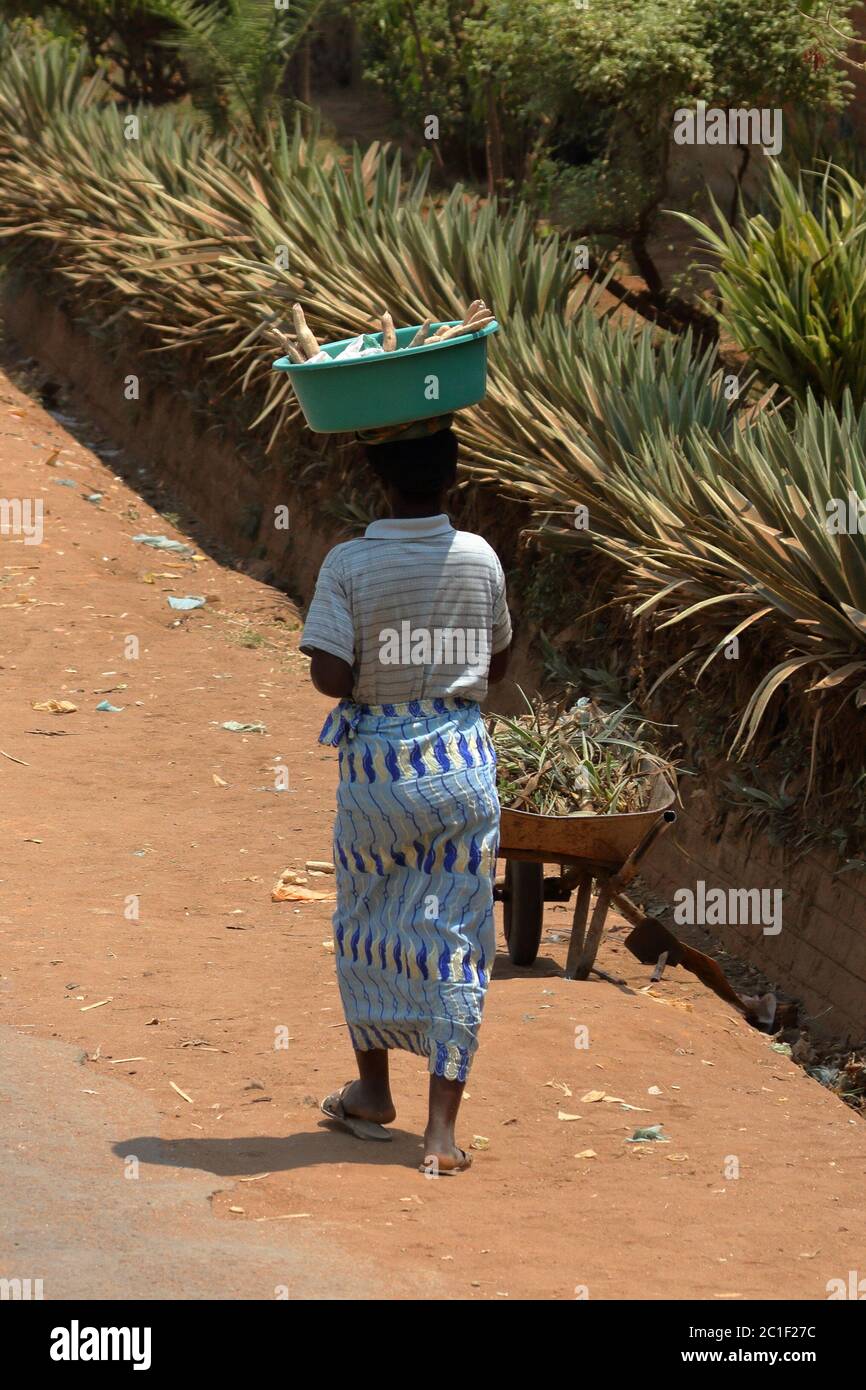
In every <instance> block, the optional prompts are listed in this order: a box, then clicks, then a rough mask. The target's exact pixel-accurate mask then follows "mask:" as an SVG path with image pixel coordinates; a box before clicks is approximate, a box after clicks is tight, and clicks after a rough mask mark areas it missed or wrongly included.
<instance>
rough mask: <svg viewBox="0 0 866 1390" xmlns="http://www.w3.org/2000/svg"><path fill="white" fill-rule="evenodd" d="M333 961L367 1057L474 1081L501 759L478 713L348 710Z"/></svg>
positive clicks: (343, 724)
mask: <svg viewBox="0 0 866 1390" xmlns="http://www.w3.org/2000/svg"><path fill="white" fill-rule="evenodd" d="M319 742H320V743H324V744H332V745H336V746H337V747H338V748H339V750H340V758H339V763H340V782H339V787H338V791H337V817H336V821H335V823H334V864H335V867H336V876H337V910H336V912H335V913H334V919H333V921H334V953H335V957H336V962H337V976H338V980H339V985H340V994H341V997H342V1001H343V1009H344V1011H345V1014H346V1022H347V1023H348V1025H349V1032H350V1034H351V1038H352V1045H353V1047H355V1048H356V1049H357V1050H358V1051H361V1052H366V1051H370V1050H371V1049H373V1048H395V1047H396V1048H403V1049H405V1050H407V1051H409V1052H415V1053H417V1054H418V1055H419V1056H422V1057H426V1058H427V1059H428V1066H429V1070H430V1071H431V1072H433V1073H434V1074H435V1075H437V1076H445V1077H448V1078H450V1079H451V1080H459V1081H465V1079H466V1074H467V1072H468V1070H469V1067H470V1064H471V1061H472V1057H473V1055H474V1053H475V1051H476V1049H477V1047H478V1030H479V1027H480V1024H481V1012H482V1009H483V1006H484V996H485V993H486V991H487V985H488V982H489V979H490V971H491V968H492V965H493V958H494V952H495V929H494V924H493V876H494V871H495V866H496V850H497V841H498V836H499V799H498V797H497V794H496V757H495V754H494V751H493V745H492V743H491V741H490V738H489V735H488V733H487V730H486V728H485V725H484V720H483V718H482V715H481V710H480V709H479V707H478V705H477V704H475V703H474V702H471V701H467V700H460V699H437V700H413V701H410V702H409V703H408V704H398V705H375V706H370V705H357V704H355V703H354V702H353V701H351V700H342V701H341V702H340V704H339V705H338V706H337V707H336V709H334V710H333V711H332V712H331V714H330V715H329V716H328V718H327V720H326V722H325V727H324V728H323V729H322V732H321V734H320V736H319Z"/></svg>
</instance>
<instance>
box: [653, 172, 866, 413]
mask: <svg viewBox="0 0 866 1390" xmlns="http://www.w3.org/2000/svg"><path fill="white" fill-rule="evenodd" d="M770 203H771V217H769V218H768V217H767V216H765V215H764V214H763V213H761V214H759V215H757V216H755V217H752V218H750V219H748V221H747V222H746V223H745V226H744V227H743V230H742V231H738V230H737V229H736V228H735V227H733V226H731V224H730V223H729V222H728V221H727V219H726V218H725V217H724V215H723V214H722V213H721V212H720V211H719V208H718V207H717V205H716V204H715V203H714V204H713V209H714V213H715V216H716V220H717V222H718V230H714V229H713V228H712V227H710V226H708V225H706V224H705V223H703V222H701V221H699V220H698V219H697V218H695V217H692V216H690V215H688V214H686V213H678V214H677V216H679V217H682V218H683V219H684V220H685V221H686V222H688V223H689V225H690V226H691V227H693V228H694V229H695V230H696V231H697V232H699V233H700V235H701V237H702V239H703V241H704V242H705V244H706V245H707V246H708V247H710V248H711V249H712V250H713V251H714V252H715V253H716V255H717V257H718V261H717V264H716V265H715V266H713V267H711V269H712V270H713V272H714V277H715V281H716V285H717V288H718V290H719V293H720V295H721V297H722V301H723V306H722V309H721V317H722V319H723V321H724V322H725V323H726V325H727V327H728V329H729V330H730V332H731V334H732V335H733V337H734V338H735V339H736V341H737V343H738V344H739V345H740V347H741V348H743V350H744V351H745V352H747V353H748V354H749V355H750V357H751V358H752V359H753V361H754V362H755V363H756V365H757V366H758V367H759V368H760V369H761V370H762V371H763V372H765V373H766V374H767V376H768V377H770V379H771V380H773V381H776V382H778V383H780V384H781V385H782V387H783V388H784V389H785V390H786V391H787V392H789V393H790V394H791V395H792V396H793V397H795V398H796V399H797V400H799V401H800V402H805V400H806V397H807V395H808V393H809V392H810V391H811V392H813V393H815V394H817V395H818V396H819V397H824V398H825V399H826V400H828V401H830V402H832V403H833V404H835V405H839V404H840V403H841V401H842V397H843V395H844V393H845V391H846V390H848V391H850V392H851V394H852V396H853V398H854V401H855V403H856V404H858V405H859V404H861V403H862V402H863V401H864V400H866V295H864V287H866V188H864V186H863V184H862V183H860V182H859V181H858V180H857V179H856V178H854V177H853V175H851V174H848V173H846V172H845V170H843V169H841V168H839V167H837V166H835V165H831V164H827V165H826V167H825V169H824V172H823V173H822V174H820V175H818V174H815V175H810V174H803V173H800V174H799V175H798V176H797V179H796V181H794V180H793V179H792V178H790V177H789V175H788V174H787V173H786V172H785V170H784V168H783V167H782V166H781V165H780V164H778V163H777V162H775V161H772V162H771V163H770Z"/></svg>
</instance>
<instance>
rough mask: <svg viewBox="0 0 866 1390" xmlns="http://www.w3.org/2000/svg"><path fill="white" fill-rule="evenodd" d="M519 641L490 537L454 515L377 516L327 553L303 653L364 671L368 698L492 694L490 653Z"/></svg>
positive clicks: (361, 689) (361, 691) (363, 694)
mask: <svg viewBox="0 0 866 1390" xmlns="http://www.w3.org/2000/svg"><path fill="white" fill-rule="evenodd" d="M510 641H511V619H510V617H509V613H508V604H507V602H506V597H505V575H504V574H503V571H502V566H501V565H500V563H499V560H498V558H497V556H496V552H495V551H494V550H492V549H491V547H490V546H489V545H488V544H487V542H486V541H485V540H484V539H483V538H482V537H481V536H476V535H474V534H473V533H472V532H471V531H455V530H454V527H453V526H452V525H451V522H450V521H449V519H448V517H447V516H445V515H441V516H424V517H401V518H389V519H387V520H384V521H374V522H373V523H372V525H370V526H368V527H367V529H366V531H365V532H364V535H363V536H359V537H358V538H357V539H356V540H351V541H345V542H344V543H343V544H342V545H338V546H335V547H334V549H333V550H332V551H330V553H329V554H328V555H327V556H326V557H325V561H324V564H323V565H322V568H321V570H320V571H319V577H318V579H317V581H316V592H315V594H314V595H313V601H312V603H311V604H310V609H309V612H308V614H307V621H306V624H305V625H304V632H303V636H302V638H301V651H302V652H306V653H308V654H309V653H310V652H311V651H313V650H316V649H317V650H319V651H323V652H330V653H331V654H332V655H333V656H338V657H341V658H342V660H343V661H345V662H346V663H347V664H348V665H350V666H351V667H352V668H353V670H354V673H355V684H354V688H353V692H352V696H353V699H354V700H355V701H357V703H358V704H365V705H382V704H398V703H401V702H403V701H406V700H427V699H437V698H442V697H445V696H459V697H460V698H461V699H464V700H483V699H484V697H485V695H486V694H487V671H488V667H489V665H490V658H491V656H492V655H494V653H496V652H499V651H502V650H503V649H504V648H505V647H507V646H508V644H509V643H510Z"/></svg>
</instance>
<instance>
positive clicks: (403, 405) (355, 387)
mask: <svg viewBox="0 0 866 1390" xmlns="http://www.w3.org/2000/svg"><path fill="white" fill-rule="evenodd" d="M459 322H460V320H459V319H457V320H454V321H453V326H454V327H456V326H457V324H458V323H459ZM440 326H441V325H440V324H435V325H434V327H435V328H438V327H440ZM449 326H452V325H451V324H449ZM498 328H499V324H498V323H496V322H495V321H494V322H493V323H491V324H488V326H487V327H486V328H482V329H481V330H480V331H479V332H478V333H467V334H465V335H464V336H463V337H462V338H452V339H451V340H450V342H447V343H434V344H433V345H432V347H427V346H425V345H423V344H422V346H421V347H417V348H410V347H408V344H409V343H410V342H411V341H412V339H413V338H414V336H415V334H416V332H417V331H418V327H417V325H416V326H415V327H411V328H398V329H397V350H396V351H395V352H389V353H386V354H385V355H384V356H382V357H362V358H360V359H358V360H353V359H351V358H350V359H349V360H348V361H345V362H304V363H302V364H298V363H295V362H292V361H291V360H290V359H289V358H288V357H279V358H278V359H277V361H276V362H274V364H273V366H274V369H275V370H276V371H278V372H288V374H289V376H290V377H291V380H292V386H293V387H294V390H295V394H296V396H297V398H298V404H299V405H300V407H301V410H302V411H303V414H304V419H305V420H306V422H307V424H308V425H309V427H310V429H311V430H314V431H315V432H316V433H317V434H337V433H340V432H341V431H343V430H369V429H378V428H380V427H382V426H385V425H403V424H408V423H409V422H410V421H412V420H428V419H430V418H431V417H432V416H434V415H445V414H447V413H448V412H449V411H452V410H463V409H465V407H466V406H469V405H475V404H476V403H477V402H478V401H480V400H482V399H483V397H484V393H485V391H486V390H487V339H488V337H489V336H490V334H491V333H495V332H496V331H497V329H498ZM353 336H356V337H357V334H355V335H353ZM369 336H370V337H371V338H375V339H376V341H377V342H380V343H381V341H382V334H381V333H371V334H370V335H369ZM351 341H352V339H351V338H342V339H341V340H340V342H338V343H324V344H323V348H322V350H323V351H324V352H326V353H327V354H328V356H329V357H332V358H333V357H336V356H337V354H338V353H339V352H341V351H342V349H343V348H344V347H346V346H347V344H348V343H350V342H351ZM401 348H402V351H400V349H401Z"/></svg>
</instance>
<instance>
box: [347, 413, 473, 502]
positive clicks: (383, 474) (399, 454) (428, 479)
mask: <svg viewBox="0 0 866 1390" xmlns="http://www.w3.org/2000/svg"><path fill="white" fill-rule="evenodd" d="M365 452H366V456H367V462H368V463H369V465H370V467H371V468H372V470H373V472H374V473H375V474H376V477H377V478H378V479H379V480H380V482H383V483H385V485H386V486H388V487H393V488H394V489H396V491H397V492H399V493H402V495H403V496H404V497H408V498H411V499H412V500H413V501H423V500H425V499H426V498H428V497H431V498H432V497H438V496H439V494H440V493H441V492H444V490H445V489H446V488H448V487H450V486H451V485H452V484H453V482H454V481H455V479H456V477H457V435H456V434H455V433H454V431H453V430H451V429H446V430H438V431H437V432H436V434H430V435H427V436H425V437H424V438H422V439H405V440H404V439H394V440H389V441H388V442H387V443H386V444H368V445H366V449H365Z"/></svg>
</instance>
